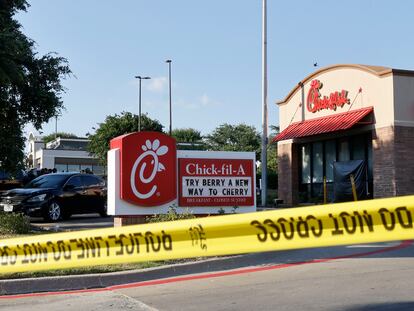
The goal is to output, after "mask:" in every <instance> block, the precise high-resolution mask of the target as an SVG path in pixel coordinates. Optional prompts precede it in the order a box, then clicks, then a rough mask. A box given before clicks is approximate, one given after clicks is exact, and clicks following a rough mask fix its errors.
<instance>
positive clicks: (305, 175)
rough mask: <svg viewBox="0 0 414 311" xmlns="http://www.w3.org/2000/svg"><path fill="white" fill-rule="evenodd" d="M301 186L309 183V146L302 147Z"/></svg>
mask: <svg viewBox="0 0 414 311" xmlns="http://www.w3.org/2000/svg"><path fill="white" fill-rule="evenodd" d="M301 153H302V184H309V183H310V181H311V180H310V145H309V144H308V145H302V147H301Z"/></svg>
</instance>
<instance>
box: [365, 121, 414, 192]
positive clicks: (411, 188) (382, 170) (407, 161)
mask: <svg viewBox="0 0 414 311" xmlns="http://www.w3.org/2000/svg"><path fill="white" fill-rule="evenodd" d="M372 146H373V150H372V151H373V152H372V157H373V158H372V161H373V176H374V198H383V197H392V196H398V195H407V194H414V128H413V127H405V126H395V127H392V126H390V127H386V128H380V129H376V131H375V135H374V137H373V144H372Z"/></svg>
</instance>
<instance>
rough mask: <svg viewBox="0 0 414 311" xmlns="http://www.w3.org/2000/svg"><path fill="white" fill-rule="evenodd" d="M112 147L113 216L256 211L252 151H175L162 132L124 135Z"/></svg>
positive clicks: (110, 186) (110, 192)
mask: <svg viewBox="0 0 414 311" xmlns="http://www.w3.org/2000/svg"><path fill="white" fill-rule="evenodd" d="M110 147H111V150H110V151H109V152H108V214H109V215H114V216H118V217H132V216H145V215H153V214H160V213H166V212H168V210H169V208H171V207H174V208H175V209H176V211H177V212H178V213H183V212H187V211H190V212H192V213H193V214H197V215H205V214H217V213H222V212H225V213H231V212H234V211H235V210H236V211H237V212H253V211H255V210H256V182H255V181H256V172H255V153H254V152H211V151H189V150H188V151H187V150H179V151H177V150H176V142H175V140H174V139H173V138H172V137H170V136H168V135H165V134H162V133H158V132H136V133H130V134H126V135H122V136H119V137H116V138H114V139H112V140H111V143H110ZM235 207H237V208H235Z"/></svg>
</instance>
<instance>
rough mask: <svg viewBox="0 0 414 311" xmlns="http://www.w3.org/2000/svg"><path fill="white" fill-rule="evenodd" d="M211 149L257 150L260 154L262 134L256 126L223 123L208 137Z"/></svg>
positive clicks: (208, 144) (257, 154)
mask: <svg viewBox="0 0 414 311" xmlns="http://www.w3.org/2000/svg"><path fill="white" fill-rule="evenodd" d="M206 142H207V146H208V148H209V149H211V150H223V151H255V152H256V156H260V135H259V133H258V132H257V130H256V129H255V127H254V126H249V125H246V124H238V125H230V124H227V123H226V124H222V125H220V126H218V127H217V128H216V129H215V130H214V131H213V133H211V134H210V135H208V136H207V137H206Z"/></svg>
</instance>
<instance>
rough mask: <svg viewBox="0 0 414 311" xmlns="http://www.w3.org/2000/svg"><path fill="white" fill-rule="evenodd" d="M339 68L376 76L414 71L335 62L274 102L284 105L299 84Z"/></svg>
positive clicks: (309, 76)
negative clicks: (356, 70)
mask: <svg viewBox="0 0 414 311" xmlns="http://www.w3.org/2000/svg"><path fill="white" fill-rule="evenodd" d="M339 68H353V69H358V70H362V71H365V72H368V73H371V74H373V75H375V76H377V77H383V76H386V75H388V74H394V75H403V76H414V71H412V70H403V69H393V68H389V67H382V66H370V65H360V64H336V65H331V66H327V67H323V68H321V69H319V70H317V71H315V72H313V73H311V74H310V75H308V76H307V77H305V78H304V79H303V80H302V81H300V82H299V83H298V84H297V85H296V86H295V87H294V88H293V89H292V90H291V91H290V92H289V94H288V95H287V96H286V97H285V98H284V99H283V100H280V101H276V104H277V105H284V104H286V102H287V101H289V100H290V98H292V97H293V95H295V94H296V92H297V91H298V90H299V89H300V87H301V85H303V84H305V83H306V82H308V81H309V80H311V79H312V78H313V77H315V76H316V75H319V74H321V73H323V72H327V71H331V70H335V69H339Z"/></svg>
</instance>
